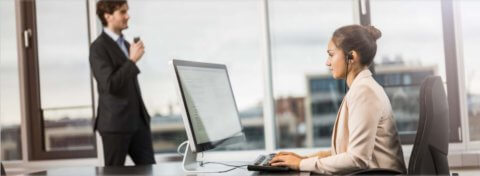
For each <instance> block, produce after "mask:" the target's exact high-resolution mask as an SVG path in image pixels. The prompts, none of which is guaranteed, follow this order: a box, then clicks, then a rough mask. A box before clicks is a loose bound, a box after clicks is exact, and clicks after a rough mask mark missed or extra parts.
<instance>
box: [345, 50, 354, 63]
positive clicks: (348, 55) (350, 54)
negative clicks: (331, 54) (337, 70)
mask: <svg viewBox="0 0 480 176" xmlns="http://www.w3.org/2000/svg"><path fill="white" fill-rule="evenodd" d="M345 58H346V59H347V61H348V60H352V59H353V54H352V52H351V51H350V52H348V53H347V56H345Z"/></svg>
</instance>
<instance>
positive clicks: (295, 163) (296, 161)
mask: <svg viewBox="0 0 480 176" xmlns="http://www.w3.org/2000/svg"><path fill="white" fill-rule="evenodd" d="M302 159H303V158H302V157H301V156H299V155H297V154H296V153H282V154H280V153H279V154H277V155H276V156H275V157H273V159H272V160H271V161H270V164H271V165H272V166H286V167H289V168H290V169H293V170H299V168H300V161H301V160H302Z"/></svg>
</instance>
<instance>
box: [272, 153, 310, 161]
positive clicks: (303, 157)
mask: <svg viewBox="0 0 480 176" xmlns="http://www.w3.org/2000/svg"><path fill="white" fill-rule="evenodd" d="M279 155H294V156H296V157H299V158H302V159H306V158H308V157H307V156H301V155H299V154H296V153H293V152H278V153H277V156H279Z"/></svg>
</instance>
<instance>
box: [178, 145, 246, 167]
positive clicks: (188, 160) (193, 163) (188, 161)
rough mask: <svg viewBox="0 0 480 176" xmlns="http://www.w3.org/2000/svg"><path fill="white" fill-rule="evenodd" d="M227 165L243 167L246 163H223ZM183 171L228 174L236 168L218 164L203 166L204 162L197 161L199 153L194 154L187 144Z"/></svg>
mask: <svg viewBox="0 0 480 176" xmlns="http://www.w3.org/2000/svg"><path fill="white" fill-rule="evenodd" d="M207 163H208V162H207ZM222 163H225V164H231V165H241V164H245V163H246V162H242V163H238V162H235V163H233V162H228V163H227V162H222ZM182 166H183V171H185V172H188V173H221V172H228V171H230V170H234V169H235V167H232V166H226V165H222V164H217V163H210V164H202V162H201V161H200V162H199V161H197V153H196V152H193V151H192V150H191V149H190V144H189V143H188V142H187V147H186V149H185V153H184V155H183V162H182Z"/></svg>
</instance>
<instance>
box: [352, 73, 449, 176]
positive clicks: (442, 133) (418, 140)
mask: <svg viewBox="0 0 480 176" xmlns="http://www.w3.org/2000/svg"><path fill="white" fill-rule="evenodd" d="M419 99H420V100H419V101H420V117H419V120H418V128H417V134H416V135H415V143H414V144H413V149H412V153H411V155H410V161H409V164H408V173H407V174H408V175H450V170H449V167H448V158H447V156H448V142H449V136H450V134H449V129H450V127H449V113H448V102H447V96H446V94H445V89H444V88H443V82H442V79H441V78H440V76H430V77H427V78H426V79H425V80H424V81H423V83H422V85H421V88H420V97H419ZM399 174H404V173H400V172H398V171H395V170H390V169H381V168H377V169H367V170H360V171H356V172H353V173H351V175H399Z"/></svg>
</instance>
